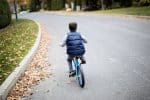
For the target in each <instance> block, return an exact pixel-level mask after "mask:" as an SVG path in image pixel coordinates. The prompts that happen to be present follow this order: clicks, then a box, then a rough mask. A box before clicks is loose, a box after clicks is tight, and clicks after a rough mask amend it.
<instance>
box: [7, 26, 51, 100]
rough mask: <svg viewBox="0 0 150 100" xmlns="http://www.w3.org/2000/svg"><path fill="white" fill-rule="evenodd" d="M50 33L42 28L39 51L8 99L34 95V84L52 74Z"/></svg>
mask: <svg viewBox="0 0 150 100" xmlns="http://www.w3.org/2000/svg"><path fill="white" fill-rule="evenodd" d="M48 44H49V38H48V34H47V33H46V32H44V31H43V29H42V39H41V42H40V46H39V48H38V51H37V53H36V54H35V56H34V57H33V60H32V61H31V63H30V64H29V66H28V68H27V70H26V72H25V73H24V75H22V76H21V78H20V79H19V80H18V81H17V83H16V85H15V86H14V88H13V90H12V91H11V92H10V94H9V96H8V97H7V100H21V99H22V98H23V97H28V96H29V95H32V94H33V93H32V86H33V85H35V84H38V83H39V82H40V80H44V79H45V78H46V77H49V76H50V75H52V73H49V72H48V68H49V66H50V64H49V63H48V56H47V55H48V54H47V53H48V48H47V47H48Z"/></svg>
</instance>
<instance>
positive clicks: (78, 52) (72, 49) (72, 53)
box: [61, 22, 87, 76]
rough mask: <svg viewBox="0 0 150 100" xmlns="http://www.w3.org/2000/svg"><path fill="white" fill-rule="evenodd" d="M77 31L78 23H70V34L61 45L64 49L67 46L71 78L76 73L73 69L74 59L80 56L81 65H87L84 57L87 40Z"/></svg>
mask: <svg viewBox="0 0 150 100" xmlns="http://www.w3.org/2000/svg"><path fill="white" fill-rule="evenodd" d="M76 29H77V23H75V22H72V23H69V30H70V32H69V33H67V35H66V36H65V38H64V40H63V43H62V44H61V46H62V47H64V46H65V45H66V46H67V54H68V58H67V61H68V65H69V76H72V74H73V73H74V71H73V68H72V60H73V58H74V57H76V56H80V59H81V63H82V64H85V63H86V61H85V59H84V57H83V55H84V54H85V47H84V44H83V43H87V40H86V39H85V38H84V37H83V36H81V34H80V33H78V32H76Z"/></svg>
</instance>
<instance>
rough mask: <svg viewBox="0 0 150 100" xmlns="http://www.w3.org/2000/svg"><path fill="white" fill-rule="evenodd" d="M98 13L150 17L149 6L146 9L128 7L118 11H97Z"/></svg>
mask: <svg viewBox="0 0 150 100" xmlns="http://www.w3.org/2000/svg"><path fill="white" fill-rule="evenodd" d="M96 12H97V11H96ZM98 13H105V14H126V15H142V16H150V6H147V7H129V8H119V9H112V10H103V11H98Z"/></svg>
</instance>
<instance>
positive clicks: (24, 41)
mask: <svg viewBox="0 0 150 100" xmlns="http://www.w3.org/2000/svg"><path fill="white" fill-rule="evenodd" d="M37 32H38V26H37V24H36V23H35V22H33V21H31V20H26V19H22V20H18V21H14V20H13V22H12V23H11V24H10V25H9V26H8V27H6V28H4V29H1V30H0V84H2V82H3V81H4V80H5V79H6V78H7V76H8V75H9V74H10V73H11V72H12V71H13V70H14V68H15V67H16V66H17V65H18V64H19V63H20V61H21V60H22V59H23V58H24V56H25V55H26V54H27V53H28V51H29V50H30V49H31V47H32V46H33V44H34V42H35V40H36V37H37Z"/></svg>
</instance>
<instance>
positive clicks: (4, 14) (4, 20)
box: [0, 0, 11, 29]
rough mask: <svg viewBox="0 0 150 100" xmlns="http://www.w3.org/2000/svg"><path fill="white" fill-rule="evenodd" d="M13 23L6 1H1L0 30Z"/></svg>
mask: <svg viewBox="0 0 150 100" xmlns="http://www.w3.org/2000/svg"><path fill="white" fill-rule="evenodd" d="M10 22H11V12H10V8H9V5H8V2H7V1H6V0H1V1H0V29H1V28H4V27H6V26H7V25H9V24H10Z"/></svg>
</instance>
